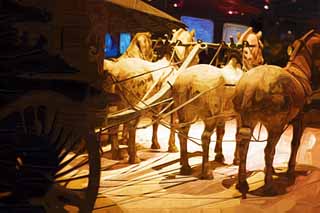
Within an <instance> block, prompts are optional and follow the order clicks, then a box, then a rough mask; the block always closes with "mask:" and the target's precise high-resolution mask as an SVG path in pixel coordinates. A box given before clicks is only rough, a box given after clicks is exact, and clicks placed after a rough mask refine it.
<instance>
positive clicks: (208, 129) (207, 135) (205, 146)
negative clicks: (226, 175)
mask: <svg viewBox="0 0 320 213" xmlns="http://www.w3.org/2000/svg"><path fill="white" fill-rule="evenodd" d="M215 125H216V124H215V122H210V123H207V122H206V123H205V127H204V131H203V133H202V136H201V142H202V174H201V178H202V179H213V175H212V172H211V171H210V162H209V146H210V139H211V135H212V133H213V130H214V128H215Z"/></svg>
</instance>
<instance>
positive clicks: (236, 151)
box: [233, 118, 241, 165]
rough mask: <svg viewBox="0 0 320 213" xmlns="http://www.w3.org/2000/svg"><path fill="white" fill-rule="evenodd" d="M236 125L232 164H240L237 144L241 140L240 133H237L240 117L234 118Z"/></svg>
mask: <svg viewBox="0 0 320 213" xmlns="http://www.w3.org/2000/svg"><path fill="white" fill-rule="evenodd" d="M236 126H237V131H236V149H235V151H234V157H233V165H239V164H240V156H239V152H240V150H239V144H240V140H241V135H240V134H239V126H240V119H239V118H236Z"/></svg>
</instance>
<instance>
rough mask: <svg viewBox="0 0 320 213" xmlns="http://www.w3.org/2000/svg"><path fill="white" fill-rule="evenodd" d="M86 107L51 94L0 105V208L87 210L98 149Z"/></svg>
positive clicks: (95, 185)
mask: <svg viewBox="0 0 320 213" xmlns="http://www.w3.org/2000/svg"><path fill="white" fill-rule="evenodd" d="M51 98H53V99H51ZM53 102H54V103H53ZM47 103H51V104H47ZM52 103H53V104H52ZM86 110H87V108H86V107H81V105H80V104H76V103H74V102H72V101H70V100H67V98H65V97H64V96H62V95H58V94H54V93H52V94H46V95H45V96H44V95H43V94H38V95H30V96H26V97H23V98H19V100H17V101H15V102H13V103H12V104H9V105H7V106H5V107H2V108H1V107H0V173H1V175H0V205H1V208H2V207H5V208H8V209H10V210H17V211H18V212H19V210H20V209H23V210H26V209H27V210H28V211H27V212H59V213H60V212H91V211H92V209H93V207H94V203H95V200H96V197H97V193H98V187H99V181H100V154H99V144H98V142H97V140H96V136H95V133H94V131H90V129H91V128H90V127H89V126H90V125H88V117H89V116H90V115H89V114H88V113H87V111H86ZM24 212H25V211H24Z"/></svg>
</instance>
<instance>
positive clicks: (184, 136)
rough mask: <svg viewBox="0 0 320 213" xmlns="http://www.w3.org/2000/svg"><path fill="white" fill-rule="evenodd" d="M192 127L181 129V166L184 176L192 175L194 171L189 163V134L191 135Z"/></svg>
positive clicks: (179, 135)
mask: <svg viewBox="0 0 320 213" xmlns="http://www.w3.org/2000/svg"><path fill="white" fill-rule="evenodd" d="M189 129H190V125H188V126H184V127H182V128H179V134H178V137H179V142H180V164H181V169H180V173H181V174H182V175H190V174H191V172H192V170H191V167H190V165H189V161H188V148H187V141H188V133H189Z"/></svg>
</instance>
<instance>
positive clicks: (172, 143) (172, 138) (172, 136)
mask: <svg viewBox="0 0 320 213" xmlns="http://www.w3.org/2000/svg"><path fill="white" fill-rule="evenodd" d="M170 118H171V128H170V137H169V142H168V145H169V147H168V152H178V148H177V146H176V143H175V142H176V140H175V136H176V127H175V126H176V124H177V113H176V112H174V113H172V114H171V115H170Z"/></svg>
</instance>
